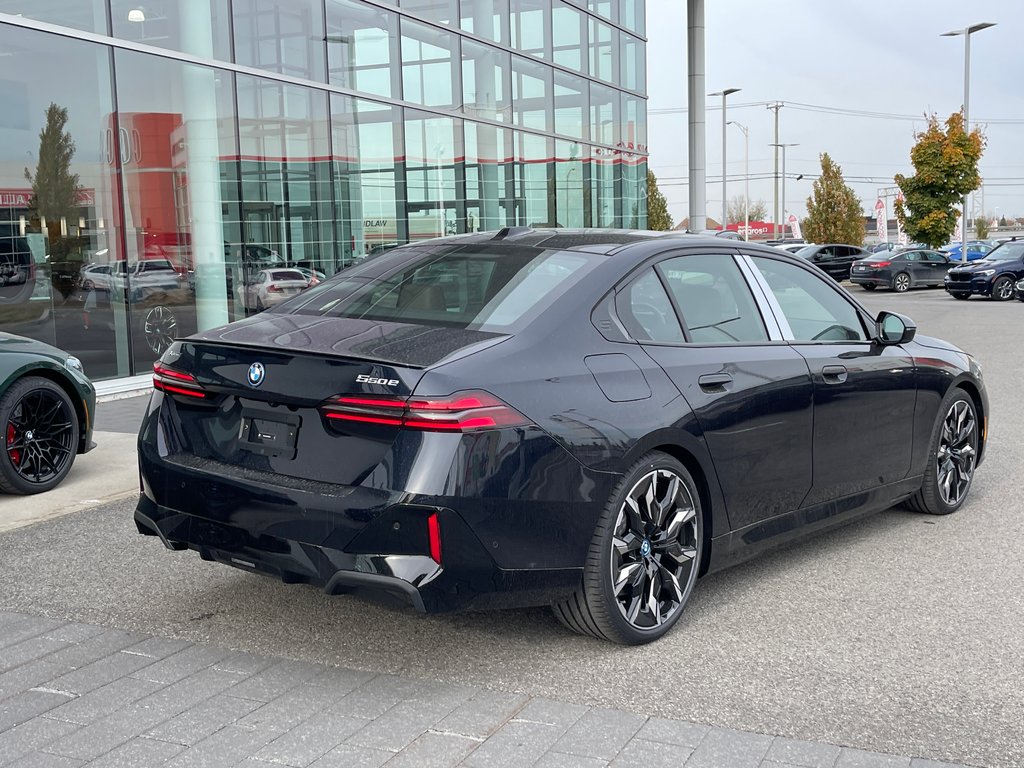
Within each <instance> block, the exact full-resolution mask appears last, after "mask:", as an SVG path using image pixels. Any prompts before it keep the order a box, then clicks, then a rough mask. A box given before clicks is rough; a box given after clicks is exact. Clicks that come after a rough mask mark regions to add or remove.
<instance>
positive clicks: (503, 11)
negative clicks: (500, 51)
mask: <svg viewBox="0 0 1024 768" xmlns="http://www.w3.org/2000/svg"><path fill="white" fill-rule="evenodd" d="M508 3H509V0H462V4H461V9H462V28H463V29H464V30H465V31H466V32H472V33H473V34H474V35H479V36H480V37H485V38H487V39H488V40H493V41H494V42H496V43H502V44H503V45H508V44H509V32H508V20H509V10H508Z"/></svg>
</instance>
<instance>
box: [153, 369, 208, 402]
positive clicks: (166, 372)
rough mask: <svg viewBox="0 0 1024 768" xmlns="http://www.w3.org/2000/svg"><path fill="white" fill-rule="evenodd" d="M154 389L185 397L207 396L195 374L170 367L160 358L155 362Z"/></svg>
mask: <svg viewBox="0 0 1024 768" xmlns="http://www.w3.org/2000/svg"><path fill="white" fill-rule="evenodd" d="M153 389H157V390H160V391H161V392H169V393H170V394H172V395H184V396H185V397H197V398H205V397H206V393H205V392H204V391H203V388H202V386H201V385H200V384H199V382H198V381H197V380H196V377H195V376H193V375H192V374H191V373H183V372H182V371H176V370H174V369H173V368H169V367H168V366H166V365H164V364H163V363H161V362H160V361H159V360H158V361H157V362H155V363H153Z"/></svg>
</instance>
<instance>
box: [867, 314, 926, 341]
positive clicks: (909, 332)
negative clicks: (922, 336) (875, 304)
mask: <svg viewBox="0 0 1024 768" xmlns="http://www.w3.org/2000/svg"><path fill="white" fill-rule="evenodd" d="M915 334H917V324H916V323H915V322H914V321H913V320H911V319H910V318H909V317H907V316H906V315H898V314H896V313H895V312H879V313H878V319H877V320H875V341H877V342H878V343H879V344H908V343H909V342H911V341H913V340H914V336H915Z"/></svg>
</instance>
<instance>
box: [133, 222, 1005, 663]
mask: <svg viewBox="0 0 1024 768" xmlns="http://www.w3.org/2000/svg"><path fill="white" fill-rule="evenodd" d="M153 383H154V387H155V392H154V393H153V395H152V400H151V402H150V406H149V410H148V413H147V415H146V417H145V419H144V421H143V425H142V428H141V432H140V436H139V459H140V465H141V467H140V468H141V478H142V494H141V496H140V499H139V503H138V507H137V510H136V512H135V522H136V524H137V526H138V530H139V532H141V533H143V534H148V535H152V536H157V537H159V539H160V540H161V541H162V542H163V544H164V545H165V546H166V547H168V548H170V549H175V550H181V549H186V548H188V549H192V550H195V551H197V552H198V553H199V554H200V555H201V556H202V557H203V559H206V560H214V561H217V562H220V563H223V564H226V565H230V566H234V567H236V568H241V569H244V570H247V571H251V572H255V573H261V574H266V575H270V576H272V577H276V578H279V579H282V580H284V581H286V582H301V583H309V584H313V585H316V586H318V587H320V588H322V589H324V590H325V591H327V592H328V593H330V594H336V593H342V592H348V591H351V590H363V589H369V590H378V591H384V592H387V593H391V594H392V595H397V596H399V597H401V598H402V599H404V600H405V601H406V602H408V603H410V604H411V605H413V606H414V607H415V608H417V609H418V610H420V611H439V610H445V609H453V608H462V607H478V608H479V607H511V606H525V605H552V606H553V607H554V611H555V613H556V615H557V616H558V618H559V619H560V620H561V621H562V622H563V623H564V624H565V625H566V626H568V627H569V628H571V629H573V630H575V631H577V632H581V633H585V634H590V635H593V636H595V637H598V638H604V639H607V640H611V641H615V642H620V643H633V644H635V643H644V642H648V641H651V640H654V639H656V638H658V637H660V636H662V635H663V634H664V633H665V632H667V631H668V630H669V629H670V628H671V627H672V625H673V624H675V623H676V622H677V621H678V619H679V617H680V615H681V613H682V611H683V608H684V606H685V605H686V603H687V600H688V599H689V597H690V594H691V591H692V590H693V588H694V585H695V583H696V580H697V577H698V576H699V575H700V574H703V573H707V572H709V571H713V570H716V569H720V568H724V567H726V566H729V565H731V564H734V563H737V562H740V561H742V560H745V559H747V558H749V557H751V556H753V555H755V554H756V553H758V552H760V551H762V550H765V549H768V548H771V547H775V546H778V545H781V544H783V543H785V542H788V541H790V540H792V539H794V538H796V537H799V536H802V535H805V534H809V533H812V532H815V531H820V530H823V529H826V528H829V527H831V526H833V525H837V524H841V523H843V522H846V521H849V520H851V519H854V518H857V517H860V516H862V515H865V514H869V513H872V512H877V511H880V510H883V509H885V508H887V507H890V506H892V505H894V504H897V503H900V502H906V503H908V504H909V505H911V506H912V507H913V508H914V509H916V510H918V511H920V512H926V513H931V514H947V513H950V512H953V511H955V510H956V509H958V508H959V507H960V506H961V505H962V504H963V503H964V500H965V498H966V497H967V494H968V492H969V490H970V487H971V483H972V480H973V477H974V473H975V468H976V467H977V465H978V464H979V463H980V462H981V460H982V458H983V457H984V450H985V435H986V424H987V422H986V419H987V414H988V401H987V396H986V394H985V387H984V384H983V382H982V378H981V371H980V369H979V367H978V365H977V363H976V362H975V361H974V359H973V358H971V357H970V356H969V355H968V354H966V353H964V352H962V351H960V350H959V349H957V348H956V347H954V346H952V345H951V344H948V343H946V342H943V341H940V340H938V339H932V338H928V337H925V336H919V335H917V334H916V329H915V327H914V324H913V323H912V322H911V321H910V320H909V319H907V318H904V317H902V316H900V315H895V314H891V313H887V312H883V313H881V314H880V315H879V316H878V317H872V316H871V315H869V314H868V313H867V312H866V311H865V310H864V309H863V308H862V307H861V306H860V305H859V304H858V303H857V302H856V301H854V300H853V299H852V298H851V297H850V296H849V295H848V294H847V293H846V292H845V291H844V290H843V289H841V288H840V287H839V286H837V285H836V284H835V282H833V281H832V280H830V279H829V278H827V277H826V276H825V275H824V274H823V273H822V272H820V271H819V270H817V269H815V268H813V267H812V266H810V265H809V264H808V263H807V262H806V261H804V260H803V259H800V258H797V257H793V256H789V255H787V254H784V253H781V252H780V251H778V250H776V249H771V248H765V247H761V246H757V245H753V244H746V243H736V242H729V241H725V240H723V239H721V238H706V237H699V236H688V235H668V234H665V235H660V234H657V233H644V232H621V231H600V230H585V231H567V230H532V229H526V228H523V229H514V228H513V229H505V230H502V231H500V232H498V233H496V234H495V233H487V234H473V235H465V236H460V237H452V238H445V239H440V240H434V241H430V242H426V243H422V244H415V245H409V246H404V247H401V248H397V249H395V250H393V251H390V252H388V253H386V254H383V255H381V256H379V257H378V258H376V259H372V260H368V261H365V262H363V263H361V264H359V265H357V266H355V267H352V268H350V269H347V270H345V271H343V272H341V273H340V274H338V275H336V276H335V277H334V278H332V279H330V280H327V281H325V282H323V283H321V284H320V285H318V286H316V287H314V288H311V289H310V290H308V291H306V292H304V293H302V294H301V295H299V296H296V297H295V298H292V299H290V300H288V301H286V302H284V303H283V304H281V305H279V306H277V307H275V308H273V309H271V310H269V311H267V312H264V313H262V314H260V315H258V316H255V317H251V318H247V319H245V320H242V321H239V322H237V323H234V324H231V325H228V326H225V327H222V328H217V329H214V330H211V331H206V332H204V333H199V334H196V335H194V336H192V337H190V338H187V339H184V340H181V341H178V342H175V343H174V344H173V345H172V346H171V347H170V349H168V350H167V352H166V353H165V354H164V355H163V357H162V358H161V360H160V361H159V362H158V363H157V364H156V366H155V368H154V381H153Z"/></svg>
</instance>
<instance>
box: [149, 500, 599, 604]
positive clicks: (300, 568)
mask: <svg viewBox="0 0 1024 768" xmlns="http://www.w3.org/2000/svg"><path fill="white" fill-rule="evenodd" d="M439 517H440V520H441V530H442V531H443V534H442V535H443V541H444V549H443V550H442V551H443V552H445V553H446V554H445V555H444V556H443V557H442V563H443V564H438V563H436V562H434V561H433V560H432V559H431V558H430V557H429V556H427V555H409V554H393V553H390V554H389V553H376V554H363V553H351V552H346V551H345V550H343V549H335V548H332V547H326V546H318V545H313V544H309V543H304V542H299V541H295V540H289V539H283V538H278V537H275V536H271V535H268V534H257V533H256V532H254V531H252V530H249V529H246V528H245V527H242V526H240V525H231V524H225V523H221V522H217V521H214V520H211V519H209V518H204V517H202V516H200V515H198V514H189V513H186V512H182V511H180V510H175V509H171V508H168V507H164V506H160V505H158V504H157V503H156V502H154V501H153V500H152V499H150V498H148V497H147V496H146V495H145V494H143V495H142V496H141V497H140V498H139V503H138V506H137V507H136V510H135V524H136V527H137V528H138V531H139V533H142V534H145V535H148V536H156V537H159V539H160V541H161V542H162V543H163V545H164V546H165V547H166V548H168V549H171V550H184V549H192V550H194V551H196V552H198V553H199V556H200V557H202V559H203V560H209V561H214V562H218V563H222V564H224V565H230V566H232V567H234V568H239V569H242V570H245V571H249V572H251V573H258V574H261V575H264V576H270V577H272V578H276V579H279V580H281V581H282V582H284V583H286V584H310V585H312V586H314V587H317V588H319V589H321V590H323V591H324V592H325V593H327V594H329V595H338V594H343V593H347V592H353V591H357V592H364V591H365V592H368V593H370V594H371V595H372V596H376V597H382V596H390V597H392V598H397V599H398V600H399V601H400V602H402V603H404V604H406V605H408V606H411V607H412V608H413V609H415V610H416V611H418V612H420V613H436V612H441V611H450V610H456V609H464V608H477V609H483V608H511V607H522V606H528V605H546V604H550V603H552V602H555V601H557V600H560V599H563V598H565V597H567V596H568V595H569V594H570V593H571V592H572V591H573V590H574V589H575V588H576V586H577V585H578V584H579V582H580V579H581V578H582V573H583V571H582V568H560V569H540V570H535V569H529V570H508V569H502V568H498V567H497V566H496V565H495V563H494V561H493V559H491V558H490V557H489V556H488V555H487V552H486V550H485V549H484V548H483V546H482V545H481V544H480V542H479V540H478V539H477V538H476V537H475V536H474V535H473V534H472V532H471V531H469V530H468V528H467V527H466V526H465V524H464V523H463V522H462V521H461V519H460V518H459V516H458V515H456V514H455V513H454V512H452V511H451V510H445V509H442V510H440V511H439Z"/></svg>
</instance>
